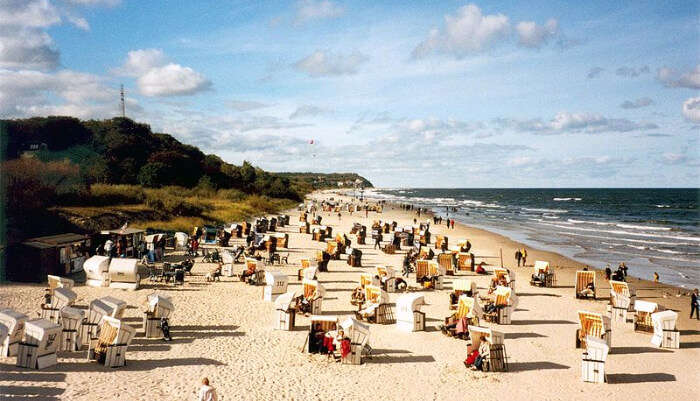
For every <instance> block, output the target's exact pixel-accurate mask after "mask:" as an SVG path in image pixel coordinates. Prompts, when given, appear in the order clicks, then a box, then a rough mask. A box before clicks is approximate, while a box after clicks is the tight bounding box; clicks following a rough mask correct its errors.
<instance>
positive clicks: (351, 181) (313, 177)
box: [277, 172, 372, 190]
mask: <svg viewBox="0 0 700 401" xmlns="http://www.w3.org/2000/svg"><path fill="white" fill-rule="evenodd" d="M277 175H278V176H280V177H284V178H287V179H289V180H290V181H291V182H294V183H298V185H303V186H305V187H309V188H310V189H311V190H316V189H328V188H354V187H355V186H357V187H362V188H372V183H371V182H369V180H367V179H366V178H364V177H362V176H360V175H358V174H356V173H330V174H323V173H291V172H284V173H277Z"/></svg>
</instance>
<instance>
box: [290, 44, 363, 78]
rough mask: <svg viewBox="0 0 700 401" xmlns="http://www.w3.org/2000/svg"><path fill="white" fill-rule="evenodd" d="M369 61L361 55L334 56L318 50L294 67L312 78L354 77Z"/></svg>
mask: <svg viewBox="0 0 700 401" xmlns="http://www.w3.org/2000/svg"><path fill="white" fill-rule="evenodd" d="M367 60H368V58H367V56H365V55H364V54H361V53H351V54H348V55H342V54H333V53H330V52H328V51H322V50H317V51H315V52H313V53H312V54H310V55H308V56H306V57H304V58H303V59H301V60H299V61H297V62H296V63H294V67H295V68H296V69H297V70H299V71H301V72H303V73H305V74H307V75H308V76H310V77H314V78H318V77H323V76H337V75H352V74H356V73H357V71H358V69H359V67H360V65H362V64H363V63H365V62H366V61H367Z"/></svg>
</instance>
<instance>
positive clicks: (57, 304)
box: [41, 287, 78, 324]
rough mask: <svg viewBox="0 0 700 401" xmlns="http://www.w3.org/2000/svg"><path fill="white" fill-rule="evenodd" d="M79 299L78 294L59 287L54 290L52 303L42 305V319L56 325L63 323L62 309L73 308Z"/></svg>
mask: <svg viewBox="0 0 700 401" xmlns="http://www.w3.org/2000/svg"><path fill="white" fill-rule="evenodd" d="M77 298H78V294H76V293H75V292H73V290H70V289H68V288H64V287H58V288H54V289H53V293H52V294H51V298H50V299H51V302H49V303H43V304H41V318H42V319H48V320H50V321H52V322H54V323H59V324H60V323H61V308H63V307H64V306H71V305H73V303H74V302H75V300H76V299H77Z"/></svg>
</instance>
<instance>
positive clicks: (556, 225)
mask: <svg viewBox="0 0 700 401" xmlns="http://www.w3.org/2000/svg"><path fill="white" fill-rule="evenodd" d="M541 224H547V223H541ZM547 225H551V226H554V227H559V228H563V229H566V230H579V231H589V232H598V233H608V234H617V235H631V236H635V237H652V238H668V239H678V240H682V241H693V242H700V238H698V237H685V236H680V235H661V234H652V233H635V232H630V231H623V230H596V229H593V228H585V227H576V226H563V225H559V224H547Z"/></svg>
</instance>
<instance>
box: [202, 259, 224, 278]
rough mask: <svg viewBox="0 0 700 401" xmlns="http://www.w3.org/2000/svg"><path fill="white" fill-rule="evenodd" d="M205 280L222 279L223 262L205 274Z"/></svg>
mask: <svg viewBox="0 0 700 401" xmlns="http://www.w3.org/2000/svg"><path fill="white" fill-rule="evenodd" d="M204 280H205V281H207V282H209V281H221V262H219V266H218V267H217V268H215V269H213V270H211V271H210V272H209V273H207V274H206V275H205V276H204Z"/></svg>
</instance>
